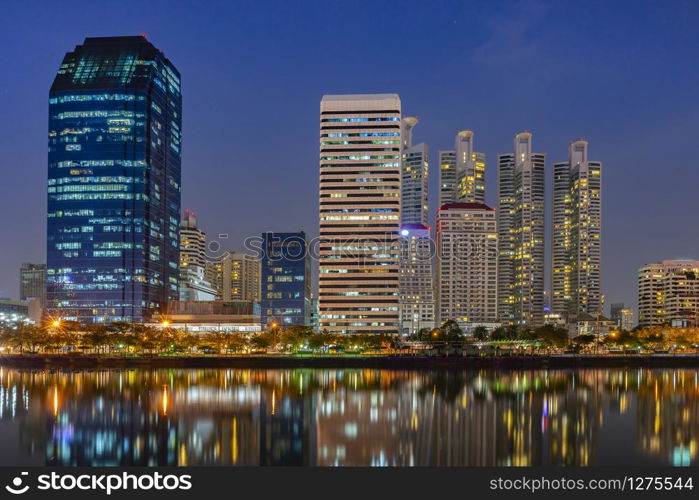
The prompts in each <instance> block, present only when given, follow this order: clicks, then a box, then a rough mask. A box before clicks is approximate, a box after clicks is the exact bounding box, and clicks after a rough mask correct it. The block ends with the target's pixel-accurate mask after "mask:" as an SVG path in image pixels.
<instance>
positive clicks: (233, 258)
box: [204, 252, 261, 302]
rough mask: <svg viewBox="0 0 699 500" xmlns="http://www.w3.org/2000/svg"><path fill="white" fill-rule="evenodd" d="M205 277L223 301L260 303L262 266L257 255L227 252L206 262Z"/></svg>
mask: <svg viewBox="0 0 699 500" xmlns="http://www.w3.org/2000/svg"><path fill="white" fill-rule="evenodd" d="M204 277H205V279H206V281H208V282H209V283H211V285H212V286H213V288H214V289H215V290H216V296H217V297H218V298H219V299H221V300H223V301H226V302H230V301H240V300H249V301H256V302H259V301H260V297H261V289H260V286H261V266H260V258H259V257H258V256H257V255H254V254H249V253H243V252H226V253H225V254H223V255H222V256H221V257H219V258H218V259H211V260H209V261H207V262H206V264H205V270H204Z"/></svg>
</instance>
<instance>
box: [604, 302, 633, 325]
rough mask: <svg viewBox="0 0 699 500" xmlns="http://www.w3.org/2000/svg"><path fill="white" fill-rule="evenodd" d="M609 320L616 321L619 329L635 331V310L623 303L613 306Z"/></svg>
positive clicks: (610, 309)
mask: <svg viewBox="0 0 699 500" xmlns="http://www.w3.org/2000/svg"><path fill="white" fill-rule="evenodd" d="M609 319H611V320H612V321H614V323H615V324H616V325H617V327H618V328H620V329H622V330H626V331H631V330H632V329H633V326H634V325H633V310H632V309H630V308H628V307H626V306H625V305H624V304H623V303H616V304H612V305H611V306H610V308H609Z"/></svg>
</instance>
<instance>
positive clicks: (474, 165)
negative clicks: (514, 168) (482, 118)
mask: <svg viewBox="0 0 699 500" xmlns="http://www.w3.org/2000/svg"><path fill="white" fill-rule="evenodd" d="M457 202H458V203H485V154H483V153H478V152H475V151H474V150H473V131H472V130H462V131H461V132H459V133H458V134H456V138H455V140H454V149H453V150H449V151H440V152H439V206H440V207H441V206H442V205H446V204H449V203H457Z"/></svg>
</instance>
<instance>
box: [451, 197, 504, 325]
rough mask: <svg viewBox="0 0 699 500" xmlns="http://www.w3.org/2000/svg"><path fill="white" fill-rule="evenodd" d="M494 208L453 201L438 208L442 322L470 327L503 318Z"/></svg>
mask: <svg viewBox="0 0 699 500" xmlns="http://www.w3.org/2000/svg"><path fill="white" fill-rule="evenodd" d="M495 214H496V212H495V210H494V209H492V208H490V207H489V206H487V205H485V204H483V203H451V204H448V205H443V206H441V207H440V208H439V210H438V211H437V290H438V301H439V315H438V317H439V323H443V322H444V321H447V320H450V319H453V320H455V321H456V322H457V323H458V324H459V326H461V327H462V328H465V329H467V330H471V329H472V328H473V327H475V326H478V325H483V324H488V323H490V324H493V323H496V322H497V320H498V313H497V308H498V301H497V299H498V288H497V279H498V272H497V269H498V268H497V265H498V239H497V238H498V231H497V218H496V215H495Z"/></svg>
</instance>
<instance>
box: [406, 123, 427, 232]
mask: <svg viewBox="0 0 699 500" xmlns="http://www.w3.org/2000/svg"><path fill="white" fill-rule="evenodd" d="M417 123H418V119H417V118H415V117H412V116H409V117H407V118H403V173H402V180H401V221H402V223H403V224H422V225H425V226H426V225H427V223H428V185H429V148H428V147H427V144H425V143H421V144H416V145H414V146H413V144H412V137H413V128H414V127H415V125H417Z"/></svg>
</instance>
